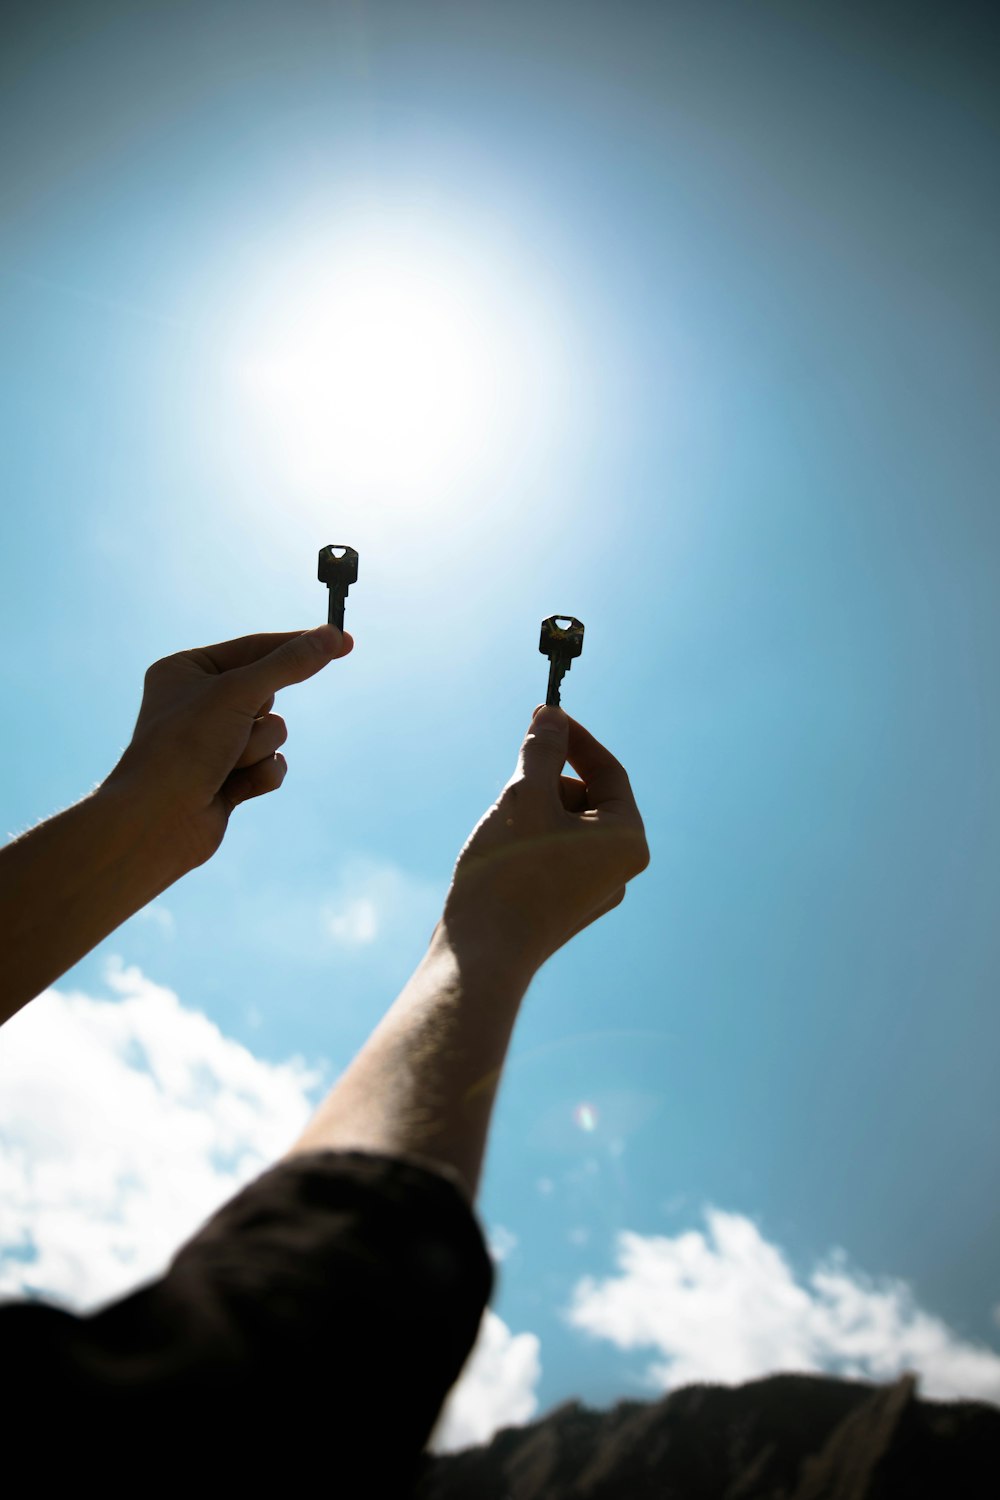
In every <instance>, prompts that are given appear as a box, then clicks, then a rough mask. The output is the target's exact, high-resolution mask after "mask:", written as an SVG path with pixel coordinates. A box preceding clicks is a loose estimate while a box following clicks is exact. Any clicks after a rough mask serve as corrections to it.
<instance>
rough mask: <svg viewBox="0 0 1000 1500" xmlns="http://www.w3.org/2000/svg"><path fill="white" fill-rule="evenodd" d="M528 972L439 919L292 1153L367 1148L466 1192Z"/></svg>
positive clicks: (474, 1176) (471, 1186) (478, 1162)
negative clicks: (435, 1170) (431, 1169)
mask: <svg viewBox="0 0 1000 1500" xmlns="http://www.w3.org/2000/svg"><path fill="white" fill-rule="evenodd" d="M530 981H531V972H530V970H527V969H525V968H524V967H523V966H521V965H519V964H518V963H517V961H516V959H512V958H511V957H510V956H509V955H508V954H505V953H503V952H502V951H499V950H498V949H497V948H496V947H493V946H490V945H489V944H487V943H484V942H483V941H481V940H480V938H479V937H478V936H465V937H462V936H459V935H457V934H456V933H455V932H453V931H451V932H449V931H448V929H447V928H446V926H445V924H444V923H443V922H441V923H439V924H438V926H437V928H436V929H435V932H434V935H433V937H432V939H431V943H430V946H429V948H428V950H427V953H426V954H425V956H424V958H423V959H422V960H421V962H420V964H419V965H418V967H417V969H416V970H415V972H414V974H413V976H412V977H411V979H410V980H409V981H408V983H407V984H406V986H405V988H404V989H403V991H402V993H401V994H400V996H399V998H398V999H397V1000H396V1002H395V1003H394V1005H393V1006H392V1008H391V1009H390V1011H389V1012H388V1014H387V1015H386V1016H385V1018H384V1020H383V1021H382V1022H381V1024H380V1025H379V1026H378V1027H377V1028H376V1030H375V1031H374V1032H373V1034H372V1036H371V1037H370V1038H369V1040H368V1042H367V1043H366V1044H365V1046H364V1047H363V1048H362V1050H361V1052H360V1053H359V1054H358V1055H357V1057H356V1058H355V1059H354V1061H353V1062H352V1063H351V1065H350V1067H349V1068H348V1069H347V1071H346V1072H345V1073H344V1074H343V1076H342V1077H341V1078H340V1079H339V1080H338V1082H337V1083H336V1084H335V1085H334V1088H333V1089H332V1091H331V1092H330V1094H329V1095H328V1097H327V1099H326V1100H325V1102H324V1103H323V1104H322V1105H321V1106H320V1108H319V1110H318V1111H317V1113H316V1115H315V1116H314V1117H313V1119H312V1120H311V1121H310V1123H309V1125H308V1126H307V1127H306V1130H305V1132H304V1134H303V1135H302V1137H301V1138H300V1139H299V1140H298V1141H297V1142H296V1144H295V1146H294V1147H293V1150H292V1153H290V1154H296V1153H298V1152H301V1151H316V1150H321V1149H324V1148H333V1149H337V1150H362V1151H376V1152H381V1153H384V1154H386V1155H390V1156H408V1157H412V1158H414V1159H417V1160H423V1161H425V1162H427V1163H429V1164H431V1165H435V1166H444V1167H446V1168H447V1169H449V1170H450V1171H451V1172H453V1173H455V1174H457V1176H458V1178H459V1179H460V1181H461V1183H462V1185H463V1187H464V1188H465V1191H466V1192H467V1194H468V1196H469V1198H470V1200H471V1199H473V1198H474V1197H475V1193H476V1188H477V1186H478V1183H479V1175H480V1170H481V1167H482V1160H483V1154H484V1150H485V1145H486V1137H487V1133H488V1130H489V1123H490V1117H491V1114H492V1111H493V1103H494V1099H495V1097H496V1091H497V1086H498V1083H499V1079H500V1073H501V1070H502V1068H503V1063H504V1058H505V1056H506V1053H507V1047H508V1045H509V1042H510V1037H511V1033H512V1031H513V1028H514V1022H515V1021H516V1019H517V1013H518V1010H519V1009H520V1005H521V1001H522V1000H523V998H524V996H525V994H526V992H527V989H528V985H529V984H530Z"/></svg>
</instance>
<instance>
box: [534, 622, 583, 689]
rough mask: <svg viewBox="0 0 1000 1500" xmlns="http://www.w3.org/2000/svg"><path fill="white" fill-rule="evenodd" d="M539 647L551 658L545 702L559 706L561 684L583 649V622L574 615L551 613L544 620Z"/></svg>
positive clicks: (544, 654) (543, 653)
mask: <svg viewBox="0 0 1000 1500" xmlns="http://www.w3.org/2000/svg"><path fill="white" fill-rule="evenodd" d="M538 649H539V651H540V652H541V653H542V655H543V656H547V657H548V659H549V686H548V691H547V693H546V694H545V702H546V703H547V704H548V705H549V707H551V708H558V707H559V684H560V683H561V682H562V680H563V677H564V676H565V675H566V673H567V672H568V671H569V669H570V667H571V666H572V665H573V662H574V661H575V660H576V658H577V657H578V656H579V655H580V654H581V652H582V651H583V623H582V621H580V620H576V619H574V618H573V616H572V615H550V616H549V618H548V619H547V620H543V621H542V635H541V639H540V640H539V642H538Z"/></svg>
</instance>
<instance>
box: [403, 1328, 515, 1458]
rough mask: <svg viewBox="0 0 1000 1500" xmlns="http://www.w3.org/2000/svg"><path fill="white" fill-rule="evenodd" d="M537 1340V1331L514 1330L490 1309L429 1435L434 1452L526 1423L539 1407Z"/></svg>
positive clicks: (447, 1450)
mask: <svg viewBox="0 0 1000 1500" xmlns="http://www.w3.org/2000/svg"><path fill="white" fill-rule="evenodd" d="M541 1373H542V1367H541V1362H540V1360H539V1342H538V1339H537V1337H536V1335H535V1334H533V1333H511V1331H510V1329H509V1328H508V1327H507V1325H506V1323H504V1321H503V1320H502V1319H501V1318H498V1317H497V1315H496V1313H494V1312H490V1311H488V1310H487V1312H486V1313H484V1315H483V1321H482V1323H481V1324H480V1328H479V1337H478V1339H477V1340H476V1344H475V1347H474V1348H473V1351H472V1353H471V1354H470V1355H469V1359H468V1363H467V1364H466V1366H465V1369H464V1370H463V1372H462V1375H461V1378H460V1379H459V1381H458V1383H457V1384H456V1385H455V1388H454V1389H453V1391H452V1393H451V1395H450V1396H449V1397H448V1400H447V1401H446V1402H445V1404H444V1407H443V1409H442V1412H441V1416H440V1417H439V1419H438V1423H437V1426H436V1427H435V1429H434V1433H433V1435H432V1437H431V1443H430V1446H431V1447H432V1448H433V1450H434V1451H435V1452H436V1453H454V1452H456V1451H457V1450H458V1449H460V1448H471V1447H473V1446H474V1445H475V1444H476V1443H486V1442H488V1441H489V1440H490V1438H491V1437H492V1436H493V1434H494V1433H495V1432H498V1431H499V1430H500V1428H501V1427H516V1426H518V1425H519V1424H520V1423H523V1422H528V1421H530V1420H531V1418H532V1417H533V1416H534V1414H535V1412H536V1411H537V1409H538V1397H537V1395H536V1394H535V1387H536V1386H537V1384H538V1381H539V1378H540V1377H541Z"/></svg>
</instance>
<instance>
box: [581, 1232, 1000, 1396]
mask: <svg viewBox="0 0 1000 1500" xmlns="http://www.w3.org/2000/svg"><path fill="white" fill-rule="evenodd" d="M706 1223H707V1228H708V1233H707V1235H705V1234H702V1233H700V1232H699V1231H697V1230H689V1231H687V1232H686V1233H683V1234H678V1235H676V1236H674V1237H668V1236H659V1235H651V1236H644V1235H640V1234H632V1233H629V1232H625V1233H622V1234H620V1235H619V1236H618V1243H617V1264H618V1271H617V1274H616V1275H613V1276H610V1277H608V1278H606V1279H605V1280H603V1281H598V1280H596V1279H595V1278H593V1277H589V1276H588V1277H584V1278H583V1279H582V1280H581V1281H580V1282H578V1283H577V1286H576V1287H575V1289H574V1293H573V1299H572V1303H571V1306H570V1309H569V1312H568V1317H569V1321H570V1322H571V1323H572V1324H573V1325H575V1326H576V1327H577V1328H581V1329H584V1330H586V1331H587V1332H588V1333H590V1334H593V1335H595V1336H597V1337H600V1338H607V1339H610V1340H611V1341H612V1342H613V1343H614V1344H616V1345H617V1346H618V1347H619V1348H620V1349H643V1348H647V1349H651V1350H654V1351H656V1352H657V1355H658V1357H657V1358H655V1359H654V1360H653V1361H652V1362H651V1363H650V1364H649V1365H648V1367H647V1369H646V1372H645V1374H646V1379H647V1380H648V1382H649V1383H650V1384H651V1385H654V1386H656V1387H657V1388H659V1389H662V1390H671V1389H673V1388H675V1387H677V1386H682V1385H686V1384H688V1383H690V1382H692V1381H712V1382H719V1383H722V1384H735V1383H737V1382H739V1381H742V1380H750V1379H754V1378H755V1377H758V1376H761V1375H768V1374H773V1373H775V1372H777V1371H792V1370H803V1371H828V1372H830V1373H833V1374H838V1375H842V1376H847V1377H853V1378H856V1379H869V1380H888V1379H891V1378H892V1377H893V1376H895V1375H897V1374H899V1373H901V1372H902V1371H904V1370H913V1371H916V1372H917V1373H918V1374H919V1375H920V1377H921V1390H922V1393H923V1394H924V1395H925V1396H928V1397H931V1398H937V1399H956V1398H958V1397H960V1396H965V1397H975V1398H978V1399H979V1400H983V1401H991V1402H995V1403H997V1404H1000V1355H998V1354H997V1353H995V1352H994V1351H993V1350H991V1349H988V1348H985V1347H983V1346H980V1345H975V1344H972V1343H969V1342H967V1341H966V1340H963V1339H961V1338H959V1337H958V1335H957V1334H955V1333H954V1332H953V1331H952V1330H951V1329H950V1328H948V1326H947V1324H945V1323H943V1322H942V1321H941V1319H939V1318H936V1317H934V1316H932V1315H931V1314H930V1313H927V1312H925V1311H923V1309H922V1308H920V1307H918V1306H917V1305H916V1303H915V1301H914V1299H913V1295H912V1293H911V1291H910V1290H909V1288H908V1287H907V1286H906V1284H905V1283H903V1282H901V1281H883V1282H880V1283H875V1282H872V1281H870V1280H869V1279H867V1278H865V1277H862V1276H860V1275H859V1274H857V1273H853V1272H851V1271H849V1270H848V1269H847V1267H846V1264H845V1260H844V1257H843V1255H841V1254H834V1255H832V1256H830V1257H828V1258H827V1260H826V1261H824V1262H823V1263H822V1264H821V1265H819V1266H818V1267H817V1268H816V1269H815V1270H814V1271H813V1272H812V1274H811V1275H810V1276H808V1277H807V1278H806V1279H805V1280H804V1281H799V1280H797V1279H796V1278H795V1276H794V1275H793V1273H792V1271H791V1269H790V1267H789V1265H788V1263H787V1261H786V1260H785V1258H784V1256H783V1255H782V1253H781V1251H780V1250H779V1249H778V1248H777V1247H776V1246H775V1245H772V1244H769V1243H768V1241H766V1240H765V1239H764V1238H763V1236H762V1235H761V1233H760V1231H759V1230H758V1229H757V1227H756V1225H755V1224H753V1223H752V1222H751V1221H750V1220H749V1219H747V1218H744V1217H743V1216H742V1215H740V1214H730V1213H723V1212H721V1211H720V1210H718V1209H709V1210H708V1211H707V1213H706Z"/></svg>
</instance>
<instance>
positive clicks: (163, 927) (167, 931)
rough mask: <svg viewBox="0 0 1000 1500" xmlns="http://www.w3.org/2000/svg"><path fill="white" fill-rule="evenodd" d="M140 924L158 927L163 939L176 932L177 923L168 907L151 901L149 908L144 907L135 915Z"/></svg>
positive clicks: (159, 902)
mask: <svg viewBox="0 0 1000 1500" xmlns="http://www.w3.org/2000/svg"><path fill="white" fill-rule="evenodd" d="M136 915H137V917H138V920H139V921H140V922H145V923H146V924H147V925H149V926H152V927H158V928H159V929H160V931H161V932H162V933H163V935H164V937H173V935H174V933H175V931H176V930H177V921H176V918H175V917H174V914H173V912H172V911H171V910H170V908H169V906H164V904H163V902H162V901H153V902H151V903H150V905H149V906H144V907H143V908H142V910H141V911H140V912H137V913H136Z"/></svg>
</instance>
